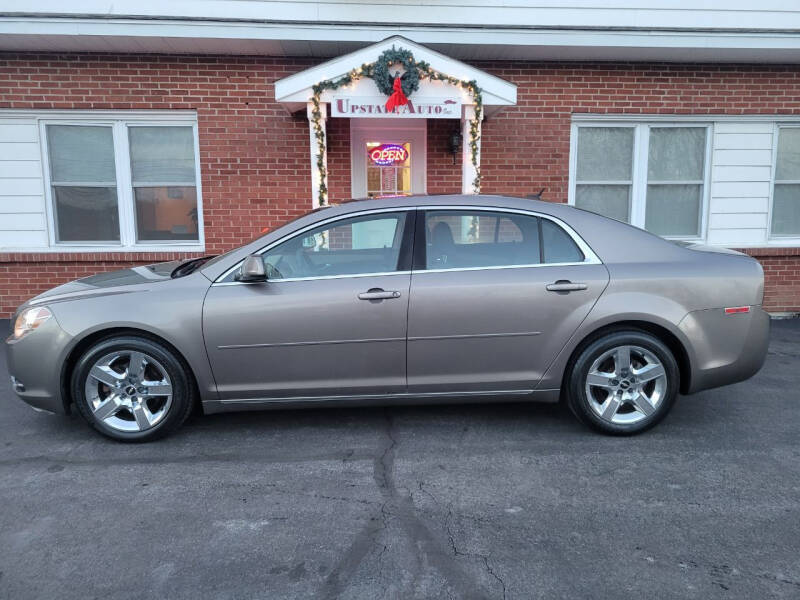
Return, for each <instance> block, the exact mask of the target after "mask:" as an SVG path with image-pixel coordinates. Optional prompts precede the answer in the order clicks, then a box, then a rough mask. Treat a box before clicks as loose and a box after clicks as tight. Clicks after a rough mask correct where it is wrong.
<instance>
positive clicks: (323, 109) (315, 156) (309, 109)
mask: <svg viewBox="0 0 800 600" xmlns="http://www.w3.org/2000/svg"><path fill="white" fill-rule="evenodd" d="M319 111H320V114H321V118H320V123H319V124H320V127H321V129H322V134H323V135H324V136H325V138H326V139H325V141H326V143H327V136H328V133H327V131H326V129H325V123H326V121H327V120H328V105H327V104H326V103H324V102H321V103H320V105H319ZM313 113H314V104H313V103H311V102H309V103H308V104H307V105H306V114H307V115H308V131H309V139H310V141H311V206H312V207H313V208H319V205H320V196H319V190H320V187H321V186H324V187H325V190H326V191H325V194H324V195H323V199H322V200H323V203H327V201H328V192H327V189H328V175H327V173H328V156H327V152H325V151H324V150H323V151H322V166H323V168H324V171H325V175H324V176H320V173H319V166H318V165H317V162H318V161H319V158H320V156H319V155H320V151H319V143H318V142H317V132H316V130H315V129H314V116H313ZM326 145H327V144H326Z"/></svg>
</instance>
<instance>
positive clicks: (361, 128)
mask: <svg viewBox="0 0 800 600" xmlns="http://www.w3.org/2000/svg"><path fill="white" fill-rule="evenodd" d="M426 124H427V121H426V120H425V119H356V118H354V119H350V157H351V158H350V160H351V165H352V167H351V172H352V195H353V198H368V197H369V198H386V197H393V196H408V195H411V194H424V193H425V156H426V154H427V144H426V131H427V129H426Z"/></svg>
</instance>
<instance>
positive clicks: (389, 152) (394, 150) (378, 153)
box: [368, 144, 408, 167]
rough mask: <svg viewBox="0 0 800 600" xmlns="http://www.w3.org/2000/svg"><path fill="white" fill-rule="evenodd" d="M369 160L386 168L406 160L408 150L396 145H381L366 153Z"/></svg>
mask: <svg viewBox="0 0 800 600" xmlns="http://www.w3.org/2000/svg"><path fill="white" fill-rule="evenodd" d="M368 154H369V159H370V160H371V161H372V162H373V163H375V164H376V165H381V166H382V167H387V166H389V165H396V164H397V163H402V162H405V161H406V159H408V150H406V149H405V148H403V146H400V145H398V144H381V145H380V146H376V147H375V148H370V149H369V151H368Z"/></svg>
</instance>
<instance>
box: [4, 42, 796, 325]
mask: <svg viewBox="0 0 800 600" xmlns="http://www.w3.org/2000/svg"><path fill="white" fill-rule="evenodd" d="M315 62H317V61H313V60H310V59H308V60H306V59H284V58H260V57H215V56H211V57H207V56H150V55H101V54H83V55H77V54H24V53H23V54H0V107H2V108H22V109H115V110H135V109H192V110H196V111H197V114H198V130H199V140H200V161H201V173H202V186H203V210H204V217H205V231H206V247H207V251H208V252H209V253H217V252H220V251H224V250H227V249H229V248H231V247H233V246H236V245H239V244H240V243H242V242H244V241H247V240H249V239H251V238H252V237H253V236H255V235H257V234H258V233H259V232H260V231H261V229H262V228H264V227H274V226H276V225H278V224H280V223H282V222H284V221H286V220H288V219H289V218H291V217H292V216H295V215H297V214H299V213H301V212H303V211H305V210H306V209H307V208H308V207H309V205H310V193H311V192H310V185H309V158H308V156H309V149H308V143H309V140H308V122H307V119H306V115H305V113H304V112H302V113H300V114H299V115H294V116H292V115H288V114H287V113H286V111H285V109H284V108H283V107H282V106H280V105H278V104H276V103H275V102H274V100H273V99H274V89H273V83H274V81H275V80H276V79H280V78H282V77H285V76H286V75H289V74H292V73H296V72H298V71H300V70H302V69H304V68H307V67H309V66H311V65H313V64H315ZM476 66H478V67H480V68H483V69H486V70H487V71H489V72H492V73H494V74H496V75H498V76H500V77H502V78H504V79H507V80H509V81H512V82H514V83H516V84H517V85H518V86H519V88H518V105H517V106H516V107H511V108H508V109H506V110H505V111H503V112H501V113H500V114H499V115H496V116H494V117H492V118H490V119H489V120H487V121H486V123H485V124H484V127H483V134H484V138H483V145H482V163H483V164H482V169H483V174H484V184H483V191H484V192H487V193H507V194H517V195H526V194H530V193H534V192H537V191H538V190H539V189H541V188H545V191H544V194H543V198H544V199H545V200H550V201H554V202H565V201H566V199H567V187H568V159H569V131H570V116H571V114H572V113H573V112H594V113H603V112H609V113H678V114H681V113H685V114H758V113H767V114H774V113H785V114H798V113H800V102H798V99H799V98H800V68H798V67H797V66H791V65H790V66H780V65H769V66H768V65H662V64H655V65H642V64H624V63H620V64H613V65H609V64H573V63H563V64H562V63H521V62H507V63H502V62H488V63H478V64H476ZM452 127H453V123H452V122H449V121H445V120H441V121H439V120H431V121H429V122H428V140H427V141H428V191H429V192H430V193H454V192H458V191H460V188H461V185H460V181H461V172H460V167H459V166H458V165H453V164H452V156H451V155H450V154H449V153H448V152H447V137H448V136H449V134H450V132H451V130H452ZM328 131H329V148H328V149H329V156H328V166H329V170H330V181H329V186H330V198H331V200H332V201H338V200H342V199H344V198H347V197H348V196H349V195H350V158H349V123H348V121H347V120H346V119H330V120H329V122H328ZM768 252H769V253H777V254H767V255H761V254H759V255H758V258H759V260H761V261H762V263H763V264H764V267H765V272H766V273H767V286H768V287H767V295H766V298H767V300H766V303H767V307H768V308H769V309H770V310H776V311H778V310H780V311H800V281H799V280H798V273H800V256H799V255H798V254H797V252H795V251H794V250H788V251H787V250H776V249H770V250H769V251H768ZM183 256H186V255H183ZM26 257H27V258H26ZM171 257H172V256H171V255H165V254H148V255H146V256H145V255H138V254H137V255H130V254H113V255H110V254H103V255H96V254H88V255H78V256H75V255H69V256H65V255H49V254H48V255H25V256H21V255H9V254H5V255H2V254H0V317H3V316H7V315H9V314H10V312H11V311H12V310H13V309H14V308H15V307H16V306H17V305H18V304H19V303H21V302H22V301H24V300H25V299H26V298H27V297H29V296H32V295H34V294H36V293H38V292H40V291H42V290H44V289H47V288H49V287H52V286H54V285H57V284H58V283H62V282H64V281H69V280H71V279H74V278H75V277H79V276H82V275H85V274H88V273H91V272H100V271H104V270H111V269H117V268H122V267H125V266H128V265H130V264H143V263H145V262H153V261H156V260H167V259H169V258H171ZM31 261H33V262H31Z"/></svg>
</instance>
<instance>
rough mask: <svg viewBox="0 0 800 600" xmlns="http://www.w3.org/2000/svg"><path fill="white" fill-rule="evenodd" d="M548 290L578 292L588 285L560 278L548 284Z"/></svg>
mask: <svg viewBox="0 0 800 600" xmlns="http://www.w3.org/2000/svg"><path fill="white" fill-rule="evenodd" d="M546 287H547V291H548V292H577V291H579V290H585V289H586V288H587V287H588V286H587V285H586V284H585V283H572V282H571V281H567V280H565V279H559V280H558V281H556V282H555V283H549V284H547V286H546Z"/></svg>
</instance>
